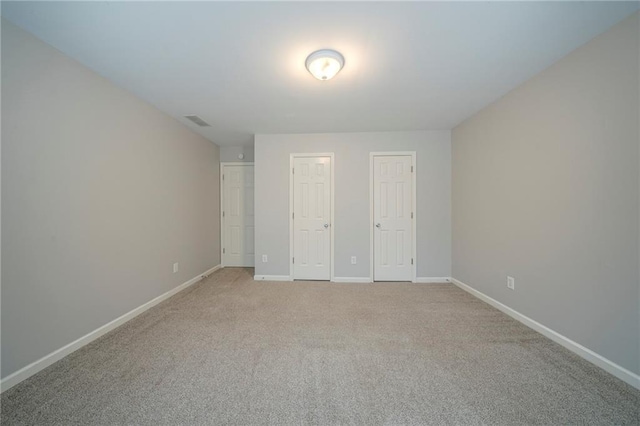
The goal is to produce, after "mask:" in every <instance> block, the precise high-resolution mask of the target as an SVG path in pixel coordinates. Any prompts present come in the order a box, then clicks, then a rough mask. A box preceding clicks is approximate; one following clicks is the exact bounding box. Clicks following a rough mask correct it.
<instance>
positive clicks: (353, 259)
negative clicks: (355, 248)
mask: <svg viewBox="0 0 640 426" xmlns="http://www.w3.org/2000/svg"><path fill="white" fill-rule="evenodd" d="M356 261H357V259H356V257H355V256H351V264H352V265H355V264H356Z"/></svg>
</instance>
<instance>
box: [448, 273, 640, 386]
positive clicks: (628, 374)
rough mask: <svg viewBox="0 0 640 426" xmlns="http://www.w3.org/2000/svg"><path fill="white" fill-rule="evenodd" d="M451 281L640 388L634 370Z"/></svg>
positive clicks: (639, 382) (463, 284) (469, 288)
mask: <svg viewBox="0 0 640 426" xmlns="http://www.w3.org/2000/svg"><path fill="white" fill-rule="evenodd" d="M451 282H452V283H454V284H455V285H457V286H458V287H460V288H461V289H463V290H465V291H467V292H468V293H471V294H472V295H474V296H475V297H477V298H478V299H480V300H483V301H485V302H487V303H488V304H490V305H491V306H493V307H494V308H496V309H499V310H501V311H502V312H504V313H505V314H507V315H509V316H510V317H512V318H514V319H516V320H518V321H520V322H521V323H523V324H524V325H526V326H528V327H530V328H532V329H534V330H535V331H537V332H538V333H540V334H542V335H543V336H546V337H548V338H549V339H551V340H553V341H554V342H556V343H558V344H560V345H562V346H564V347H565V348H567V349H569V350H570V351H571V352H573V353H575V354H576V355H578V356H580V357H582V358H584V359H586V360H587V361H589V362H591V363H592V364H595V365H596V366H598V367H600V368H602V369H603V370H604V371H606V372H607V373H610V374H612V375H614V376H616V377H617V378H619V379H620V380H623V381H625V382H627V383H628V384H630V385H631V386H633V387H635V388H637V389H640V375H638V374H636V373H634V372H632V371H629V370H627V369H626V368H624V367H621V366H619V365H618V364H616V363H615V362H613V361H610V360H608V359H607V358H605V357H603V356H602V355H599V354H597V353H595V352H594V351H592V350H591V349H588V348H585V347H584V346H582V345H581V344H579V343H576V342H574V341H573V340H571V339H569V338H568V337H565V336H563V335H562V334H560V333H558V332H556V331H554V330H552V329H550V328H549V327H547V326H544V325H542V324H540V323H539V322H537V321H535V320H532V319H531V318H529V317H527V316H525V315H522V314H521V313H520V312H518V311H516V310H514V309H511V308H510V307H508V306H507V305H505V304H503V303H500V302H498V301H497V300H495V299H493V298H491V297H489V296H487V295H486V294H484V293H481V292H479V291H478V290H476V289H474V288H472V287H470V286H469V285H467V284H465V283H463V282H461V281H459V280H457V279H455V278H451Z"/></svg>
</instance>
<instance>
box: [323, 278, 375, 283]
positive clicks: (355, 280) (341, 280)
mask: <svg viewBox="0 0 640 426" xmlns="http://www.w3.org/2000/svg"><path fill="white" fill-rule="evenodd" d="M331 282H334V283H370V282H371V278H369V277H333V279H332V280H331Z"/></svg>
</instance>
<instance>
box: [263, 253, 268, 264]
mask: <svg viewBox="0 0 640 426" xmlns="http://www.w3.org/2000/svg"><path fill="white" fill-rule="evenodd" d="M268 261H269V260H268V259H267V255H266V254H263V255H262V263H267V262H268Z"/></svg>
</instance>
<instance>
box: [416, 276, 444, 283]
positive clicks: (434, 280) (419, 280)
mask: <svg viewBox="0 0 640 426" xmlns="http://www.w3.org/2000/svg"><path fill="white" fill-rule="evenodd" d="M415 282H416V283H425V284H442V283H450V282H451V277H417V278H416V280H415Z"/></svg>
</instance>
